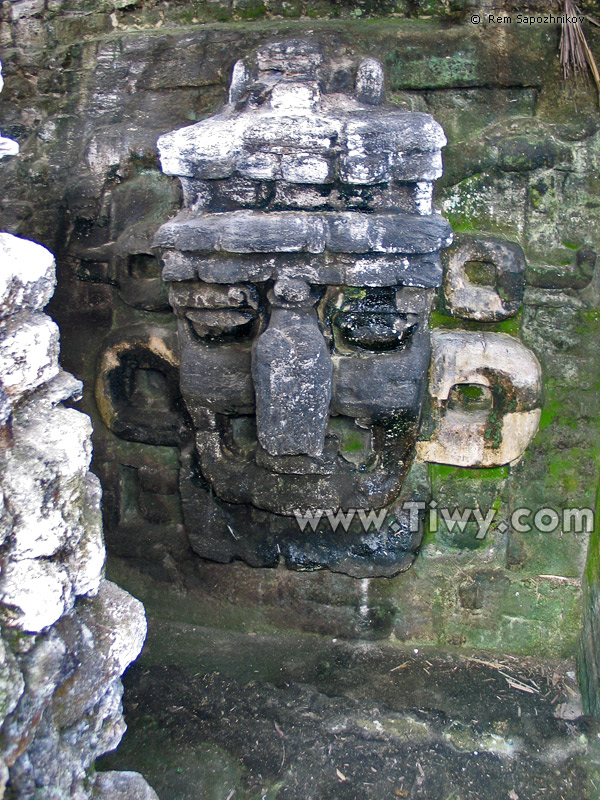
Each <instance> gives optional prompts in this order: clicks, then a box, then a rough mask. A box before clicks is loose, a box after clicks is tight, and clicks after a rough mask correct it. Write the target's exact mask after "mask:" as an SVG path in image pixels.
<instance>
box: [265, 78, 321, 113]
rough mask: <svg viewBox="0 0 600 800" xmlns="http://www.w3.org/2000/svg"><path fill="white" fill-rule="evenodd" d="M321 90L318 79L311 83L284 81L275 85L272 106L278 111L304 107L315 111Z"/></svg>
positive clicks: (293, 110) (272, 93)
mask: <svg viewBox="0 0 600 800" xmlns="http://www.w3.org/2000/svg"><path fill="white" fill-rule="evenodd" d="M320 99H321V92H320V91H319V84H318V83H317V82H316V81H311V82H310V83H287V82H284V81H282V82H281V83H278V84H277V85H276V86H274V87H273V91H272V92H271V101H270V102H271V108H274V109H276V110H278V111H287V112H290V111H291V112H296V113H297V112H298V111H301V110H302V109H306V110H310V111H314V110H315V109H316V108H317V106H318V105H319V101H320Z"/></svg>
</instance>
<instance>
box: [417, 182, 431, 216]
mask: <svg viewBox="0 0 600 800" xmlns="http://www.w3.org/2000/svg"><path fill="white" fill-rule="evenodd" d="M414 191H415V195H414V199H415V206H416V209H417V213H418V214H423V215H425V214H433V183H432V182H431V181H417V183H416V184H415V190H414Z"/></svg>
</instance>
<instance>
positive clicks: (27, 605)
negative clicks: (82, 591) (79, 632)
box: [0, 558, 73, 633]
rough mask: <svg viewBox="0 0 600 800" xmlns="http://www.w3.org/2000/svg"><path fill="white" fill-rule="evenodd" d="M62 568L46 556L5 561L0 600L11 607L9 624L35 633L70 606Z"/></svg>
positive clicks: (63, 568)
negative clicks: (45, 557) (43, 557)
mask: <svg viewBox="0 0 600 800" xmlns="http://www.w3.org/2000/svg"><path fill="white" fill-rule="evenodd" d="M72 600H73V597H72V594H71V583H70V581H69V576H68V574H67V571H66V569H65V567H64V566H63V565H62V564H60V563H56V562H53V561H47V560H46V559H33V558H32V559H25V560H23V561H9V562H8V563H7V564H6V567H5V569H4V572H3V573H2V576H1V577H0V601H1V602H2V603H3V604H4V605H7V606H11V607H12V608H11V616H10V621H9V624H10V625H11V626H13V627H18V628H20V630H22V631H27V632H28V633H39V632H40V631H42V630H44V628H47V627H48V626H50V625H53V624H54V623H55V622H56V621H57V620H59V619H60V618H61V617H62V615H63V614H64V613H65V611H66V610H67V609H68V608H69V607H70V606H71V605H72Z"/></svg>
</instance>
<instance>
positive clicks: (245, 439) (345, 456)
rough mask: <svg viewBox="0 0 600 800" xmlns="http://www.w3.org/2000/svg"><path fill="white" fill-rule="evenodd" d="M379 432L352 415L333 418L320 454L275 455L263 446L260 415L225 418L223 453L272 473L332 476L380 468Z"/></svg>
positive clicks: (222, 435) (329, 423) (222, 426)
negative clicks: (356, 419) (377, 443)
mask: <svg viewBox="0 0 600 800" xmlns="http://www.w3.org/2000/svg"><path fill="white" fill-rule="evenodd" d="M375 438H376V434H375V432H374V430H373V429H372V427H371V426H367V425H365V426H364V427H363V426H360V425H358V424H357V422H356V421H355V420H353V419H351V418H350V417H343V416H339V417H330V419H329V422H328V425H327V429H326V434H325V447H324V448H323V453H322V454H321V455H320V456H309V455H282V456H273V455H271V454H270V453H268V452H267V451H266V450H265V449H264V448H263V447H261V445H260V442H259V441H258V436H257V430H256V417H254V416H238V417H226V416H223V417H222V418H221V439H222V443H223V455H224V456H225V458H228V459H231V460H234V461H238V462H239V461H247V462H252V461H253V462H254V463H255V464H256V465H257V466H259V467H262V468H264V469H266V470H269V471H270V472H277V473H280V474H292V475H294V474H295V475H332V474H333V473H335V472H340V471H342V472H369V471H372V470H373V469H376V467H377V464H378V457H377V452H376V447H375V441H374V439H375Z"/></svg>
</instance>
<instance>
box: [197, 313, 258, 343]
mask: <svg viewBox="0 0 600 800" xmlns="http://www.w3.org/2000/svg"><path fill="white" fill-rule="evenodd" d="M185 316H186V319H187V320H188V322H189V324H190V327H191V328H192V330H193V332H194V334H195V335H196V336H197V337H198V338H199V339H202V340H204V341H209V342H226V341H232V340H234V339H245V338H247V337H249V336H251V335H252V333H253V332H254V328H255V324H256V321H257V314H256V312H255V311H252V310H251V309H243V310H239V311H238V310H237V309H214V310H213V309H195V310H194V311H186V312H185Z"/></svg>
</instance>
